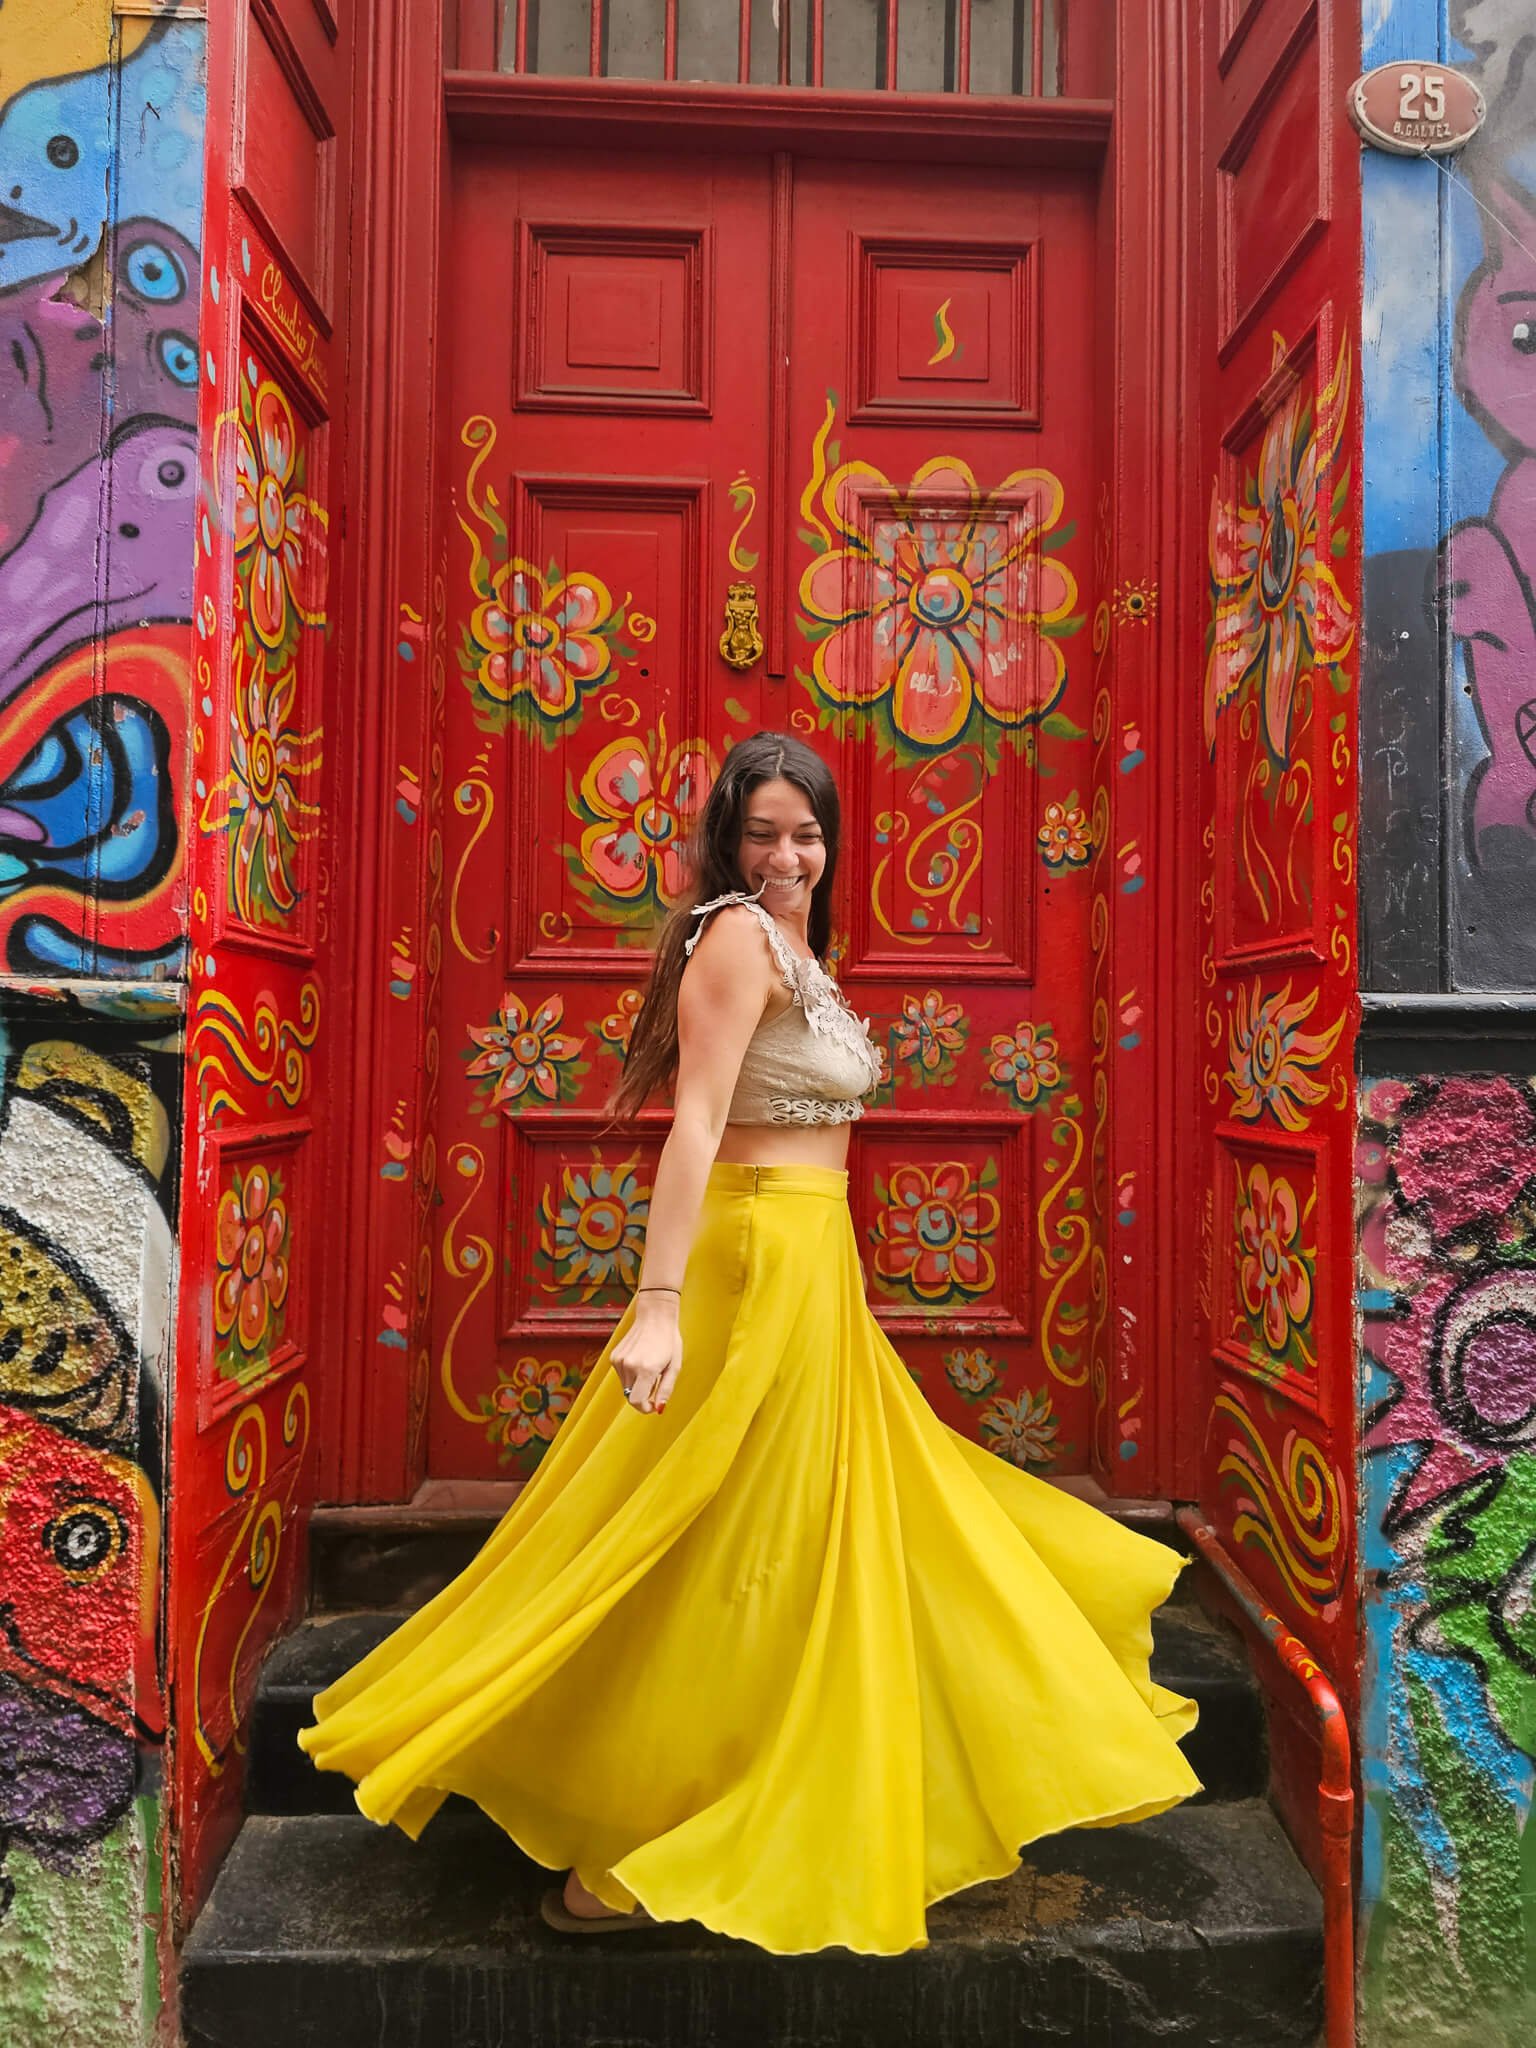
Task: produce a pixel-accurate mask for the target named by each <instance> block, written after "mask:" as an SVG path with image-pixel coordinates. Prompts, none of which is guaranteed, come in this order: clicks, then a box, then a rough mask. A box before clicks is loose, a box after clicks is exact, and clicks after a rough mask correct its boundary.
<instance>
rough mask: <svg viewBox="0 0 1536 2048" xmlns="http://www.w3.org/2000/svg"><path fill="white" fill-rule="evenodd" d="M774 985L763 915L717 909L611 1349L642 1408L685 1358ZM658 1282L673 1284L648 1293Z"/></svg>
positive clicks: (694, 971) (698, 958)
mask: <svg viewBox="0 0 1536 2048" xmlns="http://www.w3.org/2000/svg"><path fill="white" fill-rule="evenodd" d="M773 985H774V974H773V966H772V957H771V955H770V954H769V952H768V949H767V946H766V945H765V944H764V940H763V932H762V927H761V926H760V925H759V924H758V922H757V920H756V918H754V917H753V916H752V914H751V912H750V911H747V910H743V909H741V908H740V906H738V905H728V906H727V907H726V908H725V909H724V910H721V911H718V912H717V913H716V915H715V916H714V918H713V919H712V920H711V922H710V924H709V927H708V929H707V930H706V931H705V933H704V936H703V938H702V939H701V940H700V941H699V943H698V945H697V947H696V948H695V949H694V954H693V958H692V959H691V960H690V961H689V963H688V965H687V967H686V968H685V970H684V973H683V978H682V982H681V984H680V985H679V988H678V993H677V1045H678V1057H677V1085H676V1088H675V1090H674V1103H675V1107H674V1110H673V1114H672V1128H671V1130H670V1131H669V1132H668V1134H667V1141H666V1143H665V1144H664V1145H663V1146H662V1148H661V1160H660V1162H659V1164H658V1165H657V1168H656V1184H655V1186H654V1188H653V1189H652V1191H651V1209H650V1220H649V1222H648V1223H647V1226H646V1233H645V1258H644V1261H643V1262H642V1265H641V1269H640V1289H641V1291H640V1292H638V1293H637V1295H636V1298H635V1314H634V1320H633V1322H632V1323H631V1324H630V1326H629V1328H628V1329H627V1330H626V1331H625V1333H624V1335H623V1336H622V1337H621V1338H620V1339H619V1342H618V1343H617V1344H616V1345H615V1346H614V1348H613V1351H612V1354H611V1358H612V1363H613V1365H614V1367H615V1369H616V1370H617V1372H618V1375H619V1378H620V1379H621V1380H622V1381H623V1383H624V1390H625V1393H626V1395H630V1389H631V1388H633V1389H634V1393H633V1395H632V1396H630V1405H631V1407H633V1408H635V1409H637V1410H639V1411H640V1412H641V1413H642V1414H646V1415H649V1414H653V1413H655V1414H659V1413H660V1411H661V1410H662V1409H663V1408H665V1407H666V1405H667V1402H668V1400H669V1399H670V1397H671V1393H672V1389H673V1387H674V1385H675V1384H676V1382H677V1375H678V1372H679V1370H680V1369H681V1366H682V1362H683V1350H682V1340H681V1337H680V1335H679V1332H678V1290H679V1289H681V1287H682V1284H683V1272H684V1269H685V1267H686V1266H687V1263H688V1253H689V1250H690V1248H691V1247H692V1244H693V1236H694V1231H695V1229H696V1228H697V1226H698V1220H699V1206H700V1204H701V1203H702V1201H703V1199H704V1184H705V1182H706V1181H707V1180H708V1178H709V1169H710V1167H711V1166H712V1165H713V1164H714V1160H715V1154H716V1152H718V1151H719V1149H720V1139H721V1135H722V1134H723V1132H724V1130H725V1120H726V1115H727V1112H728V1111H729V1109H730V1106H731V1096H732V1094H733V1093H734V1091H735V1087H736V1077H737V1075H738V1074H739V1072H740V1071H741V1062H742V1058H743V1056H744V1054H745V1053H746V1050H747V1042H748V1040H749V1039H750V1038H751V1036H752V1034H753V1032H754V1031H755V1030H756V1029H757V1027H758V1025H759V1024H760V1023H761V1022H762V1017H763V1011H764V1009H765V1008H766V1006H767V1003H768V999H769V996H770V995H771V994H772V991H773ZM650 1288H657V1289H666V1290H670V1291H668V1292H659V1293H648V1292H645V1291H644V1290H646V1289H650Z"/></svg>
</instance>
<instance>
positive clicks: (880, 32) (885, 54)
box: [498, 0, 1064, 98]
mask: <svg viewBox="0 0 1536 2048" xmlns="http://www.w3.org/2000/svg"><path fill="white" fill-rule="evenodd" d="M1063 6H1064V0H502V19H501V35H500V41H499V52H498V62H499V65H500V68H501V69H502V70H503V71H523V72H536V73H538V74H539V75H540V76H541V77H546V78H557V77H565V78H571V77H591V78H653V79H682V80H689V79H695V80H699V81H701V82H709V83H713V84H717V85H727V84H728V85H790V86H810V87H818V86H819V87H822V88H824V89H827V90H832V91H844V92H870V91H875V92H891V91H901V92H957V93H979V94H998V95H1005V96H1010V97H1013V96H1029V97H1032V98H1040V97H1054V96H1055V95H1056V94H1057V93H1058V92H1059V91H1060V82H1059V81H1060V70H1061V29H1060V16H1061V13H1062V10H1063Z"/></svg>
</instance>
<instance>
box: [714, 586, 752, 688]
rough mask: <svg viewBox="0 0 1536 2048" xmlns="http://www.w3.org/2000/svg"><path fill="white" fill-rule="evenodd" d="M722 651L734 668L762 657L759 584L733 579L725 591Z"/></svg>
mask: <svg viewBox="0 0 1536 2048" xmlns="http://www.w3.org/2000/svg"><path fill="white" fill-rule="evenodd" d="M720 653H721V655H722V657H723V658H724V659H725V661H727V662H728V663H729V664H730V666H731V667H732V668H751V667H752V665H753V663H754V662H758V661H761V660H762V658H763V635H762V628H761V627H760V626H759V625H758V622H757V585H756V584H755V583H732V584H730V585H729V586H728V588H727V590H726V593H725V631H724V632H723V633H722V634H721V635H720Z"/></svg>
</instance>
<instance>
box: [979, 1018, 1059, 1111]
mask: <svg viewBox="0 0 1536 2048" xmlns="http://www.w3.org/2000/svg"><path fill="white" fill-rule="evenodd" d="M987 1072H988V1074H989V1075H990V1076H991V1078H992V1082H993V1085H994V1086H995V1087H998V1088H1001V1089H1002V1090H1003V1091H1004V1093H1005V1094H1008V1095H1011V1096H1012V1097H1013V1099H1014V1101H1015V1102H1016V1103H1017V1104H1018V1106H1019V1108H1020V1109H1033V1107H1034V1106H1035V1104H1036V1103H1037V1102H1038V1101H1039V1100H1040V1098H1041V1097H1042V1096H1043V1095H1048V1094H1049V1093H1050V1091H1051V1090H1052V1089H1053V1088H1059V1087H1060V1086H1061V1054H1060V1053H1059V1052H1058V1050H1057V1047H1056V1038H1055V1034H1054V1033H1053V1032H1052V1030H1051V1027H1050V1025H1049V1024H1015V1025H1014V1027H1013V1029H1012V1030H1011V1031H1003V1032H999V1033H998V1035H997V1037H995V1038H994V1039H993V1041H992V1058H991V1060H990V1062H989V1063H988V1067H987Z"/></svg>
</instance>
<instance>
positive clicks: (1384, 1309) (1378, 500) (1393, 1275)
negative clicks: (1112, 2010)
mask: <svg viewBox="0 0 1536 2048" xmlns="http://www.w3.org/2000/svg"><path fill="white" fill-rule="evenodd" d="M1364 24H1365V30H1366V55H1365V61H1366V63H1367V64H1371V63H1382V62H1388V61H1390V60H1391V59H1393V58H1394V57H1407V56H1410V55H1413V56H1425V55H1431V56H1432V55H1435V54H1437V53H1438V54H1440V55H1442V56H1444V57H1445V58H1446V59H1447V60H1449V61H1452V62H1456V63H1459V64H1460V65H1461V66H1463V67H1464V68H1465V69H1466V70H1467V71H1469V72H1470V73H1471V74H1472V75H1473V76H1474V77H1476V78H1477V79H1478V81H1479V83H1480V84H1481V86H1482V89H1483V91H1484V93H1485V95H1486V98H1487V101H1488V120H1487V124H1486V126H1485V128H1484V131H1483V133H1482V135H1481V136H1480V137H1479V138H1478V140H1477V141H1476V143H1474V144H1473V145H1472V146H1471V147H1470V148H1469V149H1468V150H1467V151H1466V152H1465V153H1464V154H1463V155H1462V156H1461V157H1460V158H1459V159H1457V160H1456V161H1454V162H1453V163H1450V164H1447V165H1445V166H1442V167H1438V168H1437V167H1436V166H1435V165H1433V164H1431V163H1428V162H1411V161H1404V160H1396V159H1389V158H1386V157H1383V156H1379V155H1376V154H1373V153H1369V152H1368V153H1367V155H1366V157H1365V161H1364V174H1363V176H1364V188H1363V189H1364V207H1365V241H1366V298H1365V312H1364V329H1365V337H1366V346H1365V351H1364V357H1363V362H1362V387H1363V391H1364V398H1365V448H1366V457H1365V478H1366V484H1365V507H1364V526H1365V535H1366V545H1367V564H1366V579H1365V604H1364V615H1363V632H1362V639H1363V654H1362V707H1361V723H1362V761H1361V769H1362V776H1361V892H1362V908H1363V922H1362V984H1363V987H1364V990H1365V991H1366V993H1365V1004H1366V1012H1367V1014H1366V1041H1365V1049H1364V1051H1363V1054H1362V1062H1361V1066H1362V1073H1363V1075H1364V1078H1363V1079H1362V1081H1361V1084H1360V1114H1361V1122H1360V1146H1359V1155H1358V1157H1359V1165H1358V1171H1357V1196H1358V1209H1359V1218H1358V1220H1359V1231H1360V1239H1359V1265H1358V1282H1359V1306H1360V1310H1361V1313H1362V1318H1363V1324H1362V1328H1363V1347H1362V1370H1361V1420H1362V1444H1363V1459H1364V1464H1363V1483H1362V1488H1361V1497H1360V1550H1361V1559H1362V1565H1363V1567H1364V1573H1365V1588H1366V1595H1365V1622H1366V1629H1365V1645H1364V1670H1363V1674H1362V1709H1361V1714H1362V1718H1361V1726H1360V1747H1361V1771H1362V1778H1363V1785H1364V1790H1365V1795H1366V1816H1365V1831H1364V1841H1363V1857H1362V1866H1361V1879H1362V1923H1361V1937H1362V1949H1361V1953H1362V1985H1361V2026H1362V2038H1363V2040H1364V2041H1365V2042H1366V2043H1367V2048H1395V2044H1397V2043H1399V2042H1404V2043H1406V2042H1408V2041H1410V2040H1411V2041H1413V2042H1415V2043H1416V2044H1417V2043H1426V2042H1428V2043H1461V2042H1467V2043H1471V2042H1474V2041H1475V2042H1477V2043H1478V2044H1480V2048H1481V2044H1485V2043H1486V2044H1513V2043H1515V2042H1523V2041H1527V2040H1529V2039H1531V2038H1532V2032H1533V2028H1536V1833H1533V1832H1532V1831H1531V1829H1530V1813H1531V1794H1532V1779H1533V1771H1536V1644H1533V1640H1532V1635H1531V1612H1532V1610H1531V1557H1532V1531H1533V1529H1536V1428H1533V1418H1536V1234H1533V1223H1536V1210H1533V1208H1532V1201H1533V1194H1536V1100H1533V1095H1532V1089H1531V1082H1530V1079H1529V1076H1530V1074H1531V1073H1532V1071H1533V1070H1536V1058H1533V1057H1532V1055H1531V1052H1530V1051H1529V1050H1528V1049H1527V1047H1526V1045H1525V1044H1524V1043H1523V1042H1521V1041H1519V1040H1518V1039H1517V1038H1512V1034H1511V1030H1510V1028H1508V1027H1499V1026H1498V1024H1497V1018H1496V1016H1495V1015H1494V1012H1493V1009H1492V1007H1491V1006H1489V1005H1487V1004H1486V1002H1485V1004H1484V1007H1483V1009H1482V1010H1481V1011H1477V1010H1474V1012H1473V1015H1472V1018H1471V1021H1470V1023H1469V1021H1468V1016H1467V1010H1466V1004H1467V1002H1468V1001H1469V999H1470V1000H1472V1001H1474V1002H1475V1000H1476V998H1477V997H1478V996H1480V995H1481V993H1482V992H1483V991H1486V990H1489V989H1495V990H1497V989H1508V990H1516V991H1523V990H1529V989H1530V988H1531V987H1532V986H1533V985H1536V916H1533V914H1532V912H1533V903H1536V897H1533V888H1532V883H1533V878H1536V599H1533V596H1532V590H1533V583H1536V488H1533V486H1536V21H1533V18H1532V15H1531V10H1530V7H1529V5H1528V4H1526V0H1450V4H1449V5H1446V4H1445V0H1366V4H1365V7H1364ZM1403 996H1408V997H1411V998H1413V999H1414V1000H1415V1001H1417V1002H1418V1003H1419V1005H1420V1007H1419V1008H1418V1009H1417V1010H1416V1011H1414V1012H1413V1013H1412V1019H1413V1027H1414V1034H1415V1035H1414V1042H1413V1044H1412V1046H1411V1048H1408V1047H1403V1046H1397V1045H1394V1043H1393V1042H1392V1038H1391V1036H1390V1035H1389V1034H1390V1033H1392V1032H1394V1031H1396V1032H1402V1031H1404V1030H1406V1029H1407V1028H1408V1019H1409V1013H1408V1011H1407V1009H1406V1007H1405V1006H1404V1004H1403V1003H1402V1001H1401V998H1402V997H1403ZM1490 1026H1492V1027H1493V1028H1502V1042H1501V1044H1500V1046H1499V1047H1497V1048H1492V1049H1490V1050H1488V1051H1487V1052H1477V1051H1469V1050H1468V1049H1467V1045H1466V1043H1465V1038H1466V1034H1467V1033H1468V1032H1471V1033H1472V1034H1473V1035H1474V1036H1475V1034H1476V1033H1477V1032H1479V1031H1486V1030H1487V1029H1488V1028H1490ZM1458 1029H1459V1032H1460V1035H1461V1036H1462V1040H1463V1042H1462V1044H1461V1046H1460V1048H1459V1050H1447V1049H1446V1048H1450V1047H1454V1046H1455V1044H1456V1037H1457V1034H1458ZM1480 1065H1486V1066H1487V1067H1488V1068H1489V1069H1490V1071H1482V1072H1466V1071H1462V1070H1463V1069H1466V1068H1468V1067H1477V1066H1480ZM1499 1067H1502V1069H1503V1071H1493V1070H1492V1069H1495V1068H1499Z"/></svg>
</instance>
